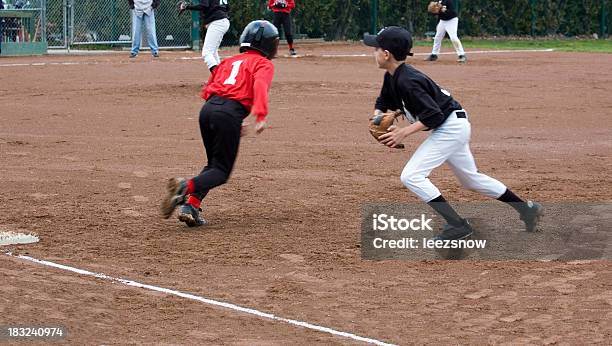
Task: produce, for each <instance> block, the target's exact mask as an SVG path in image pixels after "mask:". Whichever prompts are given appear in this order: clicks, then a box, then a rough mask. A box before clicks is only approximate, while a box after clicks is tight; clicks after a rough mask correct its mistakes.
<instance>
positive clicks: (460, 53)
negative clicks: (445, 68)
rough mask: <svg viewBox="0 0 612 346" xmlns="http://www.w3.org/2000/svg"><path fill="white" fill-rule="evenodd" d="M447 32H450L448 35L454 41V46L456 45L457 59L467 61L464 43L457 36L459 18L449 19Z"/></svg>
mask: <svg viewBox="0 0 612 346" xmlns="http://www.w3.org/2000/svg"><path fill="white" fill-rule="evenodd" d="M447 22H448V23H447V25H446V32H447V33H448V37H449V38H450V40H451V42H452V43H453V47H455V52H457V57H458V59H457V61H458V62H466V61H467V58H466V57H465V51H464V50H463V45H462V44H461V41H460V40H459V36H457V28H458V26H459V18H453V19H451V20H449V21H447Z"/></svg>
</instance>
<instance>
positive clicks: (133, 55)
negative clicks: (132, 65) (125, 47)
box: [130, 53, 138, 59]
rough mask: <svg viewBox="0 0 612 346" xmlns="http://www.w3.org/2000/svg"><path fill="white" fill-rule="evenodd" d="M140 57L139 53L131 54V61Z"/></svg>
mask: <svg viewBox="0 0 612 346" xmlns="http://www.w3.org/2000/svg"><path fill="white" fill-rule="evenodd" d="M137 56H138V53H130V59H134V58H135V57H137Z"/></svg>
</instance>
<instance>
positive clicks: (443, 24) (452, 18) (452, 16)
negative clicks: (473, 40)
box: [425, 0, 467, 63]
mask: <svg viewBox="0 0 612 346" xmlns="http://www.w3.org/2000/svg"><path fill="white" fill-rule="evenodd" d="M438 3H439V4H440V9H439V12H438V13H432V14H434V15H437V16H438V18H440V21H439V22H438V26H436V36H435V37H434V44H433V49H432V51H431V55H430V56H428V57H427V58H425V61H436V60H438V54H439V53H440V47H441V46H442V40H444V36H445V35H446V33H448V37H449V38H450V40H451V42H452V43H453V47H455V51H456V52H457V57H458V58H457V62H459V63H465V62H467V58H466V57H465V52H464V51H463V46H462V45H461V41H460V40H459V36H457V27H458V26H459V18H458V17H457V12H455V10H454V4H453V0H442V1H438Z"/></svg>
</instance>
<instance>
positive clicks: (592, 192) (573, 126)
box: [0, 44, 612, 345]
mask: <svg viewBox="0 0 612 346" xmlns="http://www.w3.org/2000/svg"><path fill="white" fill-rule="evenodd" d="M417 51H419V52H421V53H425V51H426V50H425V49H424V48H421V49H420V50H417ZM299 52H300V53H302V54H309V56H305V57H303V58H298V59H288V58H280V59H278V60H276V61H275V65H276V76H275V80H274V84H273V87H272V91H271V113H270V117H269V123H270V125H271V128H269V129H268V130H266V131H265V132H264V133H263V134H262V135H261V136H257V137H256V136H255V135H249V136H248V137H245V138H244V139H243V143H242V145H241V151H240V155H239V158H238V161H237V166H236V168H235V171H234V173H233V175H232V177H231V179H230V182H229V183H228V184H227V185H224V186H222V187H221V188H218V189H215V190H214V191H213V192H211V193H210V194H209V196H208V197H207V198H206V200H205V203H204V205H205V216H206V218H207V219H208V220H209V221H210V225H208V226H206V227H205V228H201V229H197V230H193V229H187V228H186V227H184V226H183V224H179V223H178V221H176V220H175V219H170V220H160V218H159V216H158V201H159V199H160V196H161V194H162V191H163V187H164V182H165V179H167V178H168V177H172V176H191V175H193V174H194V173H197V172H198V171H199V169H200V168H201V166H202V165H203V164H204V162H205V154H204V152H203V147H202V143H201V139H200V135H199V129H198V123H197V115H198V112H199V109H200V107H201V104H202V102H201V100H200V99H199V96H198V94H199V90H200V87H201V84H202V83H203V82H204V81H205V80H206V79H207V77H208V72H207V70H206V68H205V66H204V64H203V63H202V62H201V61H200V60H198V59H196V58H197V56H198V54H197V53H188V52H162V56H161V58H159V59H157V60H153V59H152V58H151V57H149V56H148V55H147V54H141V56H139V57H138V58H137V59H135V60H130V59H128V58H127V54H120V55H118V54H109V55H93V56H46V57H31V58H3V59H0V124H1V127H0V162H1V163H0V186H2V188H1V189H0V208H1V211H2V212H1V214H0V229H7V230H19V229H25V230H28V231H32V232H36V233H37V234H38V235H39V236H40V237H41V242H40V243H38V244H34V245H28V246H11V247H3V248H2V249H0V250H2V251H8V250H10V251H13V252H14V253H17V254H28V255H29V256H32V257H35V258H40V259H45V260H49V261H54V262H57V263H61V264H66V265H70V266H74V267H77V268H82V269H86V270H90V271H94V272H102V273H106V274H108V275H112V276H114V277H124V278H129V279H132V280H136V281H139V282H143V283H148V284H151V285H158V286H161V287H166V288H172V289H176V290H180V291H183V292H189V293H192V294H195V295H199V296H203V297H208V298H212V299H216V300H221V301H227V302H231V303H234V304H238V305H242V306H246V307H251V308H254V309H258V310H261V311H265V312H270V313H274V314H276V315H279V316H283V317H286V318H292V319H297V320H302V321H307V322H310V323H315V324H318V325H322V326H325V327H330V328H334V329H337V330H341V331H346V332H350V333H354V334H357V335H362V336H366V337H370V338H374V339H378V340H382V341H385V342H390V343H396V344H527V343H532V344H555V343H556V344H598V343H599V344H610V343H611V341H612V335H611V334H610V330H612V325H611V324H610V321H611V320H612V293H611V292H612V279H611V278H612V275H611V274H612V270H611V266H610V262H609V261H574V262H542V261H512V262H501V261H482V262H472V261H452V262H451V261H423V262H408V261H380V262H375V261H363V260H361V258H360V249H359V246H358V245H359V243H360V239H359V229H360V212H361V209H360V208H361V205H362V204H363V203H366V202H376V201H386V202H389V201H401V202H416V201H417V199H416V197H415V196H414V195H412V194H411V193H410V192H409V191H408V190H406V189H405V188H403V187H402V185H401V182H400V181H399V173H400V172H401V169H402V167H403V166H404V164H405V162H406V160H407V159H408V158H409V156H410V153H411V152H412V150H413V149H414V147H415V145H416V144H417V143H419V142H420V141H421V140H422V139H423V138H424V136H425V135H426V134H419V135H416V136H414V137H412V138H408V139H407V140H406V141H405V143H406V147H407V149H406V150H403V151H400V150H390V149H387V148H385V147H383V146H381V145H380V144H377V143H375V142H374V141H373V140H372V139H371V138H370V137H369V134H368V133H367V131H366V121H367V116H368V114H369V113H370V112H371V109H372V105H373V102H374V99H375V97H376V96H377V94H378V91H379V87H380V83H381V81H382V75H383V73H382V71H381V70H378V69H377V68H376V67H375V66H374V61H373V58H369V57H342V58H338V57H336V58H332V57H321V56H320V55H321V54H360V53H370V50H369V49H368V48H364V47H362V46H360V45H327V44H323V45H317V46H315V45H312V46H308V47H301V49H300V50H299ZM224 53H225V55H227V54H230V53H233V52H232V51H231V50H225V51H224ZM184 57H188V58H190V59H183V58H184ZM468 57H469V59H470V60H469V63H468V64H467V65H458V64H456V63H455V62H454V57H452V56H450V55H443V56H441V59H440V61H438V62H436V63H434V64H432V63H426V62H424V61H422V57H420V56H418V57H414V58H413V59H412V60H411V62H414V65H415V66H416V67H417V68H418V69H421V70H423V71H424V72H426V73H427V74H429V75H430V76H431V77H432V78H433V79H434V80H436V81H438V82H439V83H440V84H441V85H443V86H444V87H446V88H447V89H449V90H451V91H452V93H453V94H454V96H455V97H456V98H457V99H458V100H459V101H460V102H461V104H462V105H463V106H464V107H465V108H466V109H467V110H468V112H469V113H470V121H471V122H472V124H473V125H472V126H473V136H472V149H473V151H474V154H475V156H476V160H477V163H478V164H479V168H480V170H481V171H483V172H487V173H490V174H491V175H493V176H495V177H497V178H499V179H500V180H502V181H503V182H504V183H506V184H507V185H509V186H510V187H512V188H513V189H514V190H515V191H516V192H518V193H519V194H520V195H523V196H525V197H527V198H529V199H535V200H538V201H542V202H543V203H546V202H558V201H576V202H584V201H590V202H600V201H607V202H609V201H611V200H612V199H611V198H610V194H611V193H612V177H611V175H610V171H611V169H612V160H611V156H612V140H611V138H612V130H611V129H612V121H611V120H610V115H611V114H612V98H611V97H610V95H611V94H612V84H611V83H610V81H611V80H612V70H611V69H610V66H612V55H606V54H584V53H558V52H538V53H528V52H521V53H512V54H507V53H504V54H502V53H497V54H495V53H492V54H473V55H469V50H468ZM432 180H433V181H434V182H435V183H436V184H437V185H438V186H439V187H440V189H441V190H443V191H444V193H445V196H446V198H447V199H450V200H453V201H470V200H484V199H483V198H482V197H480V196H478V195H477V194H475V193H472V192H469V191H465V190H463V189H461V188H460V186H459V185H458V183H457V182H456V181H455V179H454V177H453V176H452V175H451V174H450V170H448V169H447V168H442V169H440V170H438V171H436V172H435V173H434V174H433V175H432ZM517 221H518V220H517ZM608 246H612V245H608ZM0 290H1V291H2V295H0V325H12V324H47V325H49V324H59V325H64V326H66V327H67V328H68V330H69V336H68V338H67V339H66V340H67V341H69V342H70V343H72V344H156V343H161V344H194V345H195V344H232V345H253V344H258V345H269V344H278V345H286V344H346V343H349V344H351V343H353V342H354V341H351V340H350V339H346V338H342V337H338V336H332V335H329V334H325V333H321V332H316V331H312V330H308V329H304V328H298V327H294V326H291V325H288V324H283V323H278V322H274V321H269V320H265V319H260V318H257V317H253V316H250V315H246V314H242V313H237V312H234V311H230V310H226V309H222V308H215V307H210V306H207V305H204V304H201V303H198V302H194V301H189V300H185V299H181V298H178V297H171V296H166V295H163V294H159V293H151V292H149V291H145V290H142V289H137V288H131V287H127V286H123V285H120V284H117V283H111V282H107V281H102V280H98V279H94V278H90V277H83V276H79V275H75V274H71V273H67V272H63V271H59V270H56V269H50V268H46V267H43V266H38V265H35V264H32V263H29V262H25V261H23V260H20V259H17V258H13V257H9V256H5V255H2V254H0Z"/></svg>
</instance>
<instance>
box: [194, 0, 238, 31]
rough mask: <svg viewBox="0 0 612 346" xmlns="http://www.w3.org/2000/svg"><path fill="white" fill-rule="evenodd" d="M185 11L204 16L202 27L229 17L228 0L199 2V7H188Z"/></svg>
mask: <svg viewBox="0 0 612 346" xmlns="http://www.w3.org/2000/svg"><path fill="white" fill-rule="evenodd" d="M187 9H188V10H191V11H201V12H202V13H203V14H204V18H203V21H204V25H207V24H209V23H211V22H214V21H215V20H219V19H223V18H228V17H229V15H228V13H229V4H228V0H200V4H199V5H189V6H187Z"/></svg>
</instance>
